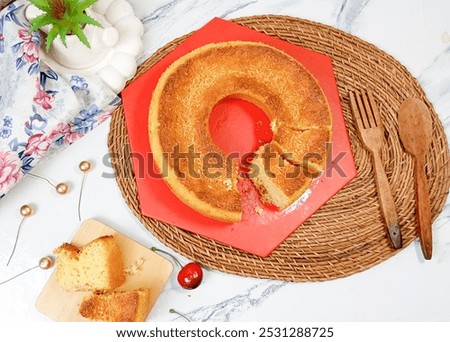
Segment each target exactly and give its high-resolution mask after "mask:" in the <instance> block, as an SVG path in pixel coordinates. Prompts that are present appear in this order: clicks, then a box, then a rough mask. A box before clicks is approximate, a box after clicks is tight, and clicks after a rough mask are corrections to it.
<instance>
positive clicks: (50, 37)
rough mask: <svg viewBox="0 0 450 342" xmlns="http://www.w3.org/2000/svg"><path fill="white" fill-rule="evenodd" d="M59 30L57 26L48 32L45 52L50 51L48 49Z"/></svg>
mask: <svg viewBox="0 0 450 342" xmlns="http://www.w3.org/2000/svg"><path fill="white" fill-rule="evenodd" d="M58 33H59V30H58V27H57V26H53V27H52V29H51V30H50V31H49V32H48V35H47V40H46V42H45V49H46V50H47V52H48V51H49V50H50V47H51V46H52V44H53V41H54V40H55V38H56V37H57V36H58Z"/></svg>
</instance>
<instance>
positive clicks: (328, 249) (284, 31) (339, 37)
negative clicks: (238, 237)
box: [108, 15, 450, 281]
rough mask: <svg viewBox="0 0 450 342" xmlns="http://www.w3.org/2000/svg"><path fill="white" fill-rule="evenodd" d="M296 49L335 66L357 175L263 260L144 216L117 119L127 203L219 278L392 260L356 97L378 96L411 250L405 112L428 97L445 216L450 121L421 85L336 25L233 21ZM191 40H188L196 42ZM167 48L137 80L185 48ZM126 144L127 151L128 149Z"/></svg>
mask: <svg viewBox="0 0 450 342" xmlns="http://www.w3.org/2000/svg"><path fill="white" fill-rule="evenodd" d="M234 21H235V22H237V23H239V24H242V25H245V26H248V27H251V28H253V29H256V30H258V31H261V32H264V33H266V34H269V35H272V36H276V37H279V38H281V39H284V40H287V41H289V42H291V43H293V44H297V45H300V46H303V47H307V48H309V49H312V50H315V51H317V52H321V53H324V54H327V55H330V56H331V57H332V58H333V65H334V71H335V75H336V78H337V83H338V87H339V93H340V96H341V102H342V109H343V112H344V115H345V120H346V122H347V127H348V131H349V135H350V139H351V144H352V149H353V153H354V157H355V160H356V164H357V167H358V177H357V178H355V179H354V180H353V181H352V182H351V183H350V184H349V185H348V186H347V187H345V188H344V189H342V190H341V191H340V192H339V193H338V194H337V195H336V196H334V197H333V198H332V199H331V200H330V201H329V202H328V203H327V204H326V205H324V206H323V207H322V208H321V209H320V210H319V211H318V212H316V213H315V214H314V215H313V216H312V217H311V218H310V219H309V220H308V221H307V222H306V223H304V224H303V225H302V226H301V227H300V228H299V229H297V230H296V231H295V232H294V233H293V234H292V235H291V236H290V237H289V238H288V239H287V240H286V241H285V242H284V243H282V244H281V245H280V246H279V247H278V248H277V249H276V250H275V251H274V252H273V253H272V255H271V256H270V257H268V258H265V259H262V258H259V257H256V256H254V255H251V254H248V253H246V252H242V251H240V250H237V249H234V248H232V247H229V246H226V245H222V244H220V243H217V242H215V241H211V240H209V239H205V238H203V237H201V236H199V235H196V234H192V233H190V232H187V231H184V230H182V229H179V228H177V227H174V226H171V225H168V224H165V223H163V222H159V221H156V220H153V219H151V218H148V217H144V216H142V215H141V213H140V210H139V203H138V196H137V189H136V183H135V180H134V174H133V169H132V166H131V162H130V158H129V154H130V151H129V149H128V147H126V146H128V134H127V130H126V125H125V119H124V115H123V108H122V107H120V108H118V109H117V110H116V112H115V113H114V115H113V119H112V122H111V131H110V135H109V142H108V143H109V149H110V152H111V156H112V158H113V164H114V169H115V171H116V180H117V183H118V185H119V187H120V189H121V191H122V195H123V197H124V199H125V201H126V203H127V204H128V206H129V207H130V209H131V210H132V212H133V213H134V215H136V216H137V217H138V218H139V220H140V221H141V222H142V223H143V225H144V226H145V227H146V228H147V229H148V230H149V231H150V232H151V233H152V234H153V235H155V236H156V237H157V238H158V239H159V240H161V241H162V242H163V243H164V244H166V245H167V246H169V247H171V248H173V249H174V250H176V251H178V252H179V253H181V254H182V255H184V256H186V257H188V258H189V259H193V260H196V261H197V262H199V263H201V264H202V265H204V266H206V267H209V268H213V269H217V270H220V271H224V272H228V273H233V274H238V275H243V276H253V277H259V278H272V279H280V280H288V281H316V280H329V279H334V278H340V277H345V276H348V275H350V274H353V273H355V272H360V271H362V270H365V269H367V268H369V267H371V266H374V265H376V264H378V263H380V262H382V261H383V260H386V259H387V258H389V257H391V256H393V255H394V254H395V253H397V251H395V250H393V249H391V248H390V246H389V243H388V239H387V237H386V233H385V228H384V225H383V221H382V217H381V214H380V211H379V206H378V198H377V194H376V189H375V182H374V176H373V170H372V161H371V158H370V155H369V153H368V152H367V151H366V150H365V149H364V148H363V146H362V144H361V142H360V141H359V139H358V137H357V135H356V131H355V124H354V122H353V117H352V113H351V111H350V108H349V98H348V91H349V90H355V89H361V88H370V89H372V90H373V91H374V93H375V99H376V101H377V102H378V104H379V106H380V109H381V113H382V116H383V120H384V125H385V132H386V133H385V134H386V142H385V144H384V149H383V155H382V158H383V161H384V165H385V168H386V171H387V174H388V178H389V181H390V184H391V187H392V191H393V194H394V197H395V203H396V206H397V210H398V216H399V220H400V224H401V226H402V232H403V238H404V247H406V246H408V245H409V244H410V243H411V242H412V241H413V240H414V239H415V238H416V219H415V209H414V208H415V202H414V182H413V160H412V158H411V157H410V156H409V155H407V154H405V153H404V151H403V149H402V145H401V143H400V141H399V137H398V129H397V128H398V127H397V113H396V110H397V109H398V108H399V106H400V104H401V103H402V101H403V100H404V99H405V98H407V97H418V98H421V99H423V100H424V101H425V102H426V103H427V105H428V106H429V108H430V110H431V112H432V117H433V143H432V146H431V148H430V151H429V153H428V156H427V166H426V168H427V175H428V184H429V187H430V200H431V205H432V208H431V210H432V217H433V220H434V219H435V218H436V216H437V215H438V213H439V212H440V210H441V209H442V207H443V205H444V203H445V200H446V198H447V194H448V189H449V187H450V164H449V151H448V145H447V139H446V136H445V132H444V129H443V127H442V124H441V122H440V121H439V119H438V117H437V115H436V113H435V112H434V110H433V108H432V105H431V104H430V103H429V101H428V100H427V99H426V96H425V94H424V92H423V91H422V89H421V87H420V86H419V84H418V83H417V82H416V80H415V79H414V78H413V77H412V76H411V75H410V74H409V73H408V71H407V70H406V69H405V68H404V67H403V66H402V65H401V64H400V63H399V62H397V61H396V60H395V59H394V58H392V57H391V56H389V55H387V54H386V53H384V52H383V51H381V50H379V49H378V48H376V47H375V46H373V45H371V44H369V43H367V42H364V41H362V40H360V39H358V38H356V37H354V36H351V35H349V34H346V33H344V32H341V31H339V30H337V29H334V28H332V27H329V26H325V25H322V24H318V23H314V22H310V21H307V20H301V19H296V18H290V17H284V16H271V15H270V16H256V17H247V18H240V19H236V20H234ZM187 36H188V35H187ZM187 36H184V37H180V38H178V39H176V40H174V41H173V42H171V43H169V44H167V45H166V46H164V47H163V48H161V49H160V50H159V51H157V52H156V53H155V54H154V55H153V56H151V57H150V58H149V59H148V60H147V61H146V62H145V63H144V64H143V65H142V66H141V67H140V68H139V70H138V73H137V75H136V77H138V76H139V75H140V74H142V73H143V72H145V71H146V70H148V69H149V68H150V67H151V66H152V65H154V64H155V63H156V62H157V61H159V60H160V59H161V58H162V57H164V56H165V55H166V54H167V53H169V52H170V51H171V50H172V49H174V48H175V47H176V46H177V45H178V44H180V43H181V42H183V41H184V40H185V39H186V37H187ZM124 146H125V148H124Z"/></svg>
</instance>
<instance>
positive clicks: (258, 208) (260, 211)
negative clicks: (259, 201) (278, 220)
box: [255, 205, 264, 216]
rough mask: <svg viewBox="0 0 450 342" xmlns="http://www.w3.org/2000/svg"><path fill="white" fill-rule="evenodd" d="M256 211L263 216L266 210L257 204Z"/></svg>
mask: <svg viewBox="0 0 450 342" xmlns="http://www.w3.org/2000/svg"><path fill="white" fill-rule="evenodd" d="M255 211H256V213H257V214H258V215H259V216H261V215H262V213H263V212H264V209H263V208H261V207H260V206H259V205H257V206H256V207H255Z"/></svg>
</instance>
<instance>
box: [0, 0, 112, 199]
mask: <svg viewBox="0 0 450 342" xmlns="http://www.w3.org/2000/svg"><path fill="white" fill-rule="evenodd" d="M27 4H28V2H27V1H25V0H18V1H16V2H14V3H12V4H10V5H9V6H7V7H6V8H4V9H3V10H2V11H1V12H0V198H2V197H4V196H5V195H6V193H7V192H8V191H9V190H11V188H13V186H14V185H15V184H17V183H18V182H19V181H20V179H21V178H23V177H24V175H26V174H27V173H28V172H30V170H32V168H33V167H35V166H36V165H37V163H38V162H40V161H41V160H44V159H45V158H48V157H49V156H50V155H52V154H54V153H55V152H57V151H60V150H61V149H63V148H64V147H66V146H68V145H70V144H72V143H73V142H75V141H76V140H78V139H79V138H81V137H82V136H84V135H85V134H86V133H88V132H90V131H91V130H93V129H94V128H95V127H96V126H97V125H99V124H100V123H102V122H104V121H105V120H106V119H108V117H109V116H110V115H111V113H112V112H113V111H114V109H116V107H117V106H118V105H119V104H120V98H119V97H117V95H116V94H115V93H114V92H112V91H111V90H110V89H109V88H108V87H107V86H105V85H104V84H103V83H102V81H101V80H100V79H98V78H97V77H94V76H93V77H89V78H88V77H83V76H80V75H73V74H67V75H66V74H64V75H63V74H57V73H56V72H54V71H53V70H51V69H50V68H49V67H48V66H47V65H45V63H43V62H42V61H41V60H40V58H39V55H40V43H41V42H40V39H41V38H40V35H39V33H38V32H33V33H30V31H29V27H30V24H29V22H28V21H27V19H26V18H25V14H24V12H25V8H26V6H27Z"/></svg>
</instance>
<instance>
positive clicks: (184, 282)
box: [177, 262, 203, 290]
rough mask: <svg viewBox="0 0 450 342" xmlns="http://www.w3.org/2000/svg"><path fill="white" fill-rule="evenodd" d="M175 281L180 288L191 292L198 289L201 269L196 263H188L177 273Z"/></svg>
mask: <svg viewBox="0 0 450 342" xmlns="http://www.w3.org/2000/svg"><path fill="white" fill-rule="evenodd" d="M177 279H178V283H179V284H180V285H181V287H183V288H185V289H188V290H193V289H195V288H196V287H198V286H199V285H200V283H201V282H202V280H203V271H202V268H201V267H200V265H199V264H197V263H196V262H190V263H189V264H187V265H186V266H184V267H183V268H182V269H181V270H180V272H178V277H177Z"/></svg>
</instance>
